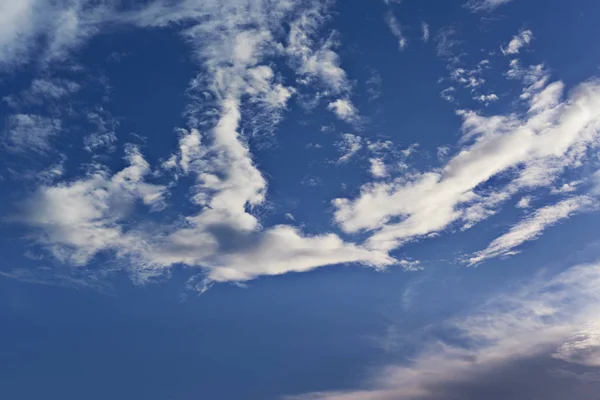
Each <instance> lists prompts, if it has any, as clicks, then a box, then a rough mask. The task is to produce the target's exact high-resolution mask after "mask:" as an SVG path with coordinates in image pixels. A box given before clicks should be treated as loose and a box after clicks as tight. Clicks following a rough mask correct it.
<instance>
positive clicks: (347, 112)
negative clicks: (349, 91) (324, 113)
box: [327, 99, 358, 123]
mask: <svg viewBox="0 0 600 400" xmlns="http://www.w3.org/2000/svg"><path fill="white" fill-rule="evenodd" d="M327 109H328V110H330V111H332V112H333V113H334V114H335V115H336V116H337V117H338V118H339V119H341V120H342V121H346V122H348V123H352V122H355V121H356V120H357V118H358V110H357V109H356V107H354V104H352V102H351V101H350V100H348V99H337V100H335V101H332V102H331V103H329V104H328V105H327Z"/></svg>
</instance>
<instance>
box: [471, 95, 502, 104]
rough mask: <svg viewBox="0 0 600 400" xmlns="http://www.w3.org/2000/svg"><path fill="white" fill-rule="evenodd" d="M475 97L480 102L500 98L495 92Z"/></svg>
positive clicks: (488, 101) (489, 101)
mask: <svg viewBox="0 0 600 400" xmlns="http://www.w3.org/2000/svg"><path fill="white" fill-rule="evenodd" d="M474 99H475V100H477V101H478V102H480V103H491V102H493V101H498V100H499V99H498V95H496V94H495V93H490V94H482V95H479V96H476V97H474Z"/></svg>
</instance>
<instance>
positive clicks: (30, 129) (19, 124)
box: [4, 114, 61, 154]
mask: <svg viewBox="0 0 600 400" xmlns="http://www.w3.org/2000/svg"><path fill="white" fill-rule="evenodd" d="M60 130H61V122H60V120H58V119H55V118H49V117H43V116H40V115H34V114H15V115H11V116H10V117H8V121H7V126H6V128H5V132H4V145H5V146H6V148H8V149H9V150H11V151H15V152H21V153H24V152H35V153H39V154H44V153H47V152H49V151H50V150H51V148H52V147H51V145H50V141H51V140H52V138H53V137H55V136H56V135H58V133H59V132H60Z"/></svg>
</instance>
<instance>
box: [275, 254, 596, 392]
mask: <svg viewBox="0 0 600 400" xmlns="http://www.w3.org/2000/svg"><path fill="white" fill-rule="evenodd" d="M599 288H600V267H599V266H598V265H584V266H576V267H572V268H570V269H568V270H566V271H565V272H563V273H560V274H558V275H556V276H553V277H550V278H549V279H548V280H547V281H544V280H542V278H539V279H536V280H534V281H531V282H529V283H527V284H525V285H523V286H522V287H520V288H518V289H517V290H511V291H508V292H505V293H502V294H500V295H497V296H495V297H493V298H491V299H489V301H487V302H486V303H485V304H483V305H482V306H481V307H480V308H479V309H476V310H474V311H472V312H471V313H470V314H468V315H467V316H465V317H459V318H455V319H452V320H450V321H445V322H444V323H442V324H440V325H441V327H442V328H446V330H445V331H450V332H456V333H457V334H456V337H455V338H454V339H455V340H450V341H448V340H447V339H446V340H444V339H439V340H435V338H434V340H432V341H430V342H427V343H425V344H424V345H423V346H422V348H421V351H420V352H419V353H418V354H417V355H416V356H414V357H412V358H411V359H410V360H403V361H401V362H399V363H398V364H397V365H388V366H384V367H381V368H379V369H376V370H375V372H373V373H372V375H371V376H370V379H369V380H368V382H365V384H364V385H363V386H362V387H363V388H362V389H355V390H348V391H337V392H322V393H311V394H306V395H299V396H289V397H287V398H286V399H288V400H289V399H295V400H363V399H370V400H392V399H393V400H414V399H422V400H442V399H461V400H476V399H481V398H482V397H485V398H493V399H502V398H514V399H520V398H544V399H548V400H561V399H565V398H578V399H581V400H592V399H595V398H596V396H597V392H598V390H599V389H600V381H598V380H597V379H588V380H586V382H587V385H581V384H580V381H579V376H580V375H579V374H582V375H581V376H582V378H583V374H586V373H587V374H588V375H589V374H590V373H593V371H592V370H590V369H586V367H596V366H598V365H600V357H599V354H600V340H599V335H600V329H599V327H600V320H599V319H598V315H600V314H599V313H600V301H599V298H598V295H597V293H598V290H599ZM450 336H454V335H453V334H452V333H450ZM559 372H560V375H558V373H559ZM559 376H560V377H562V379H572V380H571V381H564V380H561V379H558V381H557V379H556V378H557V377H559ZM582 380H583V379H582ZM540 382H543V384H540Z"/></svg>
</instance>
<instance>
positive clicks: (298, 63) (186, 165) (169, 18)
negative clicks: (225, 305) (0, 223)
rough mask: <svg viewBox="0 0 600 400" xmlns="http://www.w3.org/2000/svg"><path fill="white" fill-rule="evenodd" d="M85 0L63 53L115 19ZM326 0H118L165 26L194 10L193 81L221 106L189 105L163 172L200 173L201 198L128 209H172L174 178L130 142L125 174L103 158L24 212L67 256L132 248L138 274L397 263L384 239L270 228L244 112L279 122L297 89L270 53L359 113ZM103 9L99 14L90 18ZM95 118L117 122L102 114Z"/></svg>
mask: <svg viewBox="0 0 600 400" xmlns="http://www.w3.org/2000/svg"><path fill="white" fill-rule="evenodd" d="M81 4H83V3H79V2H76V3H73V7H70V8H68V9H66V10H61V12H60V18H59V19H58V21H62V22H61V24H62V25H63V26H62V27H61V30H60V31H54V36H53V41H52V43H51V44H50V45H49V46H50V47H49V50H48V52H49V54H52V56H53V57H63V56H64V55H65V54H67V53H66V52H67V51H68V49H69V48H70V46H75V45H77V43H80V42H81V40H83V39H84V38H85V37H87V36H86V35H87V34H88V33H90V32H93V31H94V29H96V27H99V26H101V24H102V23H103V21H104V22H105V21H106V20H107V19H106V16H107V15H108V14H103V13H101V12H100V11H98V12H96V13H92V14H93V15H89V14H86V15H85V16H82V15H81V13H80V11H81V7H79V6H80V5H81ZM325 9H326V8H325V6H324V5H322V4H320V3H319V2H316V1H315V2H308V3H303V4H294V3H293V2H290V1H287V0H281V1H275V2H273V1H266V0H265V1H262V0H261V1H254V0H228V1H226V2H221V1H216V0H208V1H200V2H199V1H195V0H184V1H181V2H176V3H171V2H162V1H155V2H150V3H148V4H146V5H144V6H143V7H141V8H139V9H133V10H130V11H127V12H119V13H117V12H115V11H114V10H112V11H111V13H110V17H111V18H110V21H111V23H115V24H118V23H121V24H133V25H136V26H140V27H159V26H167V25H170V24H179V23H181V22H183V21H188V23H186V24H181V25H177V26H184V28H183V29H184V30H183V31H182V32H181V34H182V36H183V37H184V38H185V40H187V41H188V42H189V44H190V46H191V48H192V49H193V51H194V55H195V57H196V60H197V61H198V62H199V63H201V64H202V66H203V67H204V68H203V72H202V74H201V75H199V76H198V77H197V78H196V79H194V80H193V81H192V82H191V84H190V89H189V93H190V94H191V95H192V96H194V95H197V96H198V97H199V98H205V97H204V96H206V95H207V94H208V95H209V96H210V98H211V99H212V100H214V102H213V104H212V106H214V110H213V111H212V114H211V115H210V116H209V117H206V116H205V115H204V114H203V112H204V111H203V110H195V109H194V108H193V106H190V107H189V109H188V110H187V112H188V119H189V121H190V125H191V126H190V127H189V128H188V129H185V130H183V129H181V130H179V135H180V138H179V147H178V149H177V151H176V152H175V153H174V154H172V155H171V156H170V157H168V158H167V159H166V160H165V161H163V163H162V172H161V173H175V179H174V180H173V181H172V182H171V183H170V185H176V184H177V183H178V180H177V179H176V178H177V176H179V174H182V175H188V176H190V177H192V178H193V179H195V185H194V186H193V187H192V190H191V193H190V200H191V202H192V203H193V205H194V207H195V208H196V209H195V211H193V212H191V213H188V214H187V215H182V216H180V219H179V220H178V221H177V222H175V223H171V222H168V223H164V222H162V223H161V222H158V221H155V219H152V220H151V221H155V222H151V221H143V220H142V222H137V221H130V220H128V218H127V217H128V216H129V215H130V213H131V212H132V211H133V210H134V209H135V207H134V206H135V204H137V203H138V202H141V203H144V204H146V205H147V206H148V207H149V208H150V209H151V210H154V211H161V209H162V208H164V207H165V206H166V203H165V197H166V194H167V187H166V186H163V185H155V184H151V183H148V182H147V180H148V179H150V177H153V176H154V175H155V173H153V172H152V171H151V168H150V165H149V164H148V163H147V162H146V161H145V160H144V158H143V157H142V155H141V154H140V152H139V151H138V150H137V148H134V147H131V148H129V151H128V153H127V159H128V161H129V166H128V167H126V168H125V169H123V170H121V171H118V172H116V173H115V174H112V175H111V174H110V173H109V172H108V170H107V169H105V168H102V167H100V166H96V168H95V169H94V170H93V171H92V172H90V173H89V174H87V175H86V176H85V177H83V178H80V179H78V180H73V181H69V182H59V183H55V184H51V182H49V183H47V184H45V185H43V186H41V187H40V188H39V189H38V191H37V192H36V195H35V196H34V197H33V198H32V199H31V200H30V201H29V208H28V212H27V213H26V216H25V220H26V222H27V223H29V224H30V225H31V226H33V227H35V228H36V229H37V230H38V231H39V238H38V241H39V243H40V244H42V245H43V246H45V247H47V248H48V249H49V250H50V251H51V252H52V253H53V254H54V255H55V256H56V257H57V258H59V259H60V260H63V261H65V262H69V263H73V264H77V265H82V264H86V263H88V262H89V261H90V260H91V259H92V258H93V257H94V256H95V255H97V254H98V253H100V252H110V253H111V254H113V255H115V256H116V257H117V258H122V259H124V260H126V262H124V264H125V265H126V269H127V270H128V271H129V272H130V273H131V274H132V275H134V276H135V277H136V279H138V280H139V281H143V280H145V279H148V278H150V277H152V276H154V275H156V274H161V273H163V272H164V271H165V270H167V269H168V268H169V267H171V266H174V265H178V264H185V265H189V266H194V267H199V268H202V269H203V271H205V273H206V279H207V281H208V282H214V281H218V282H222V281H245V280H249V279H253V278H255V277H257V276H260V275H277V274H283V273H286V272H292V271H307V270H310V269H313V268H316V267H320V266H325V265H332V264H340V263H360V264H365V265H371V266H375V267H383V266H386V265H390V264H393V263H395V262H396V261H395V260H394V259H393V258H391V257H390V256H389V255H388V254H387V252H385V251H379V250H371V249H366V248H364V247H362V246H359V245H356V244H353V243H347V242H345V241H344V240H342V239H341V238H339V237H338V236H337V235H334V234H321V235H314V236H307V235H304V234H303V233H302V232H300V231H299V230H298V229H297V228H295V227H292V226H287V225H279V226H274V227H270V228H264V227H262V226H261V224H260V221H259V219H258V218H257V217H256V215H254V213H253V212H254V210H255V208H256V207H260V206H261V205H263V204H264V202H265V199H266V191H267V181H266V179H265V178H264V177H263V175H262V173H261V172H260V170H259V169H258V168H257V166H256V165H255V163H254V160H253V157H252V154H251V152H250V148H249V144H248V138H247V136H246V134H245V132H244V130H242V127H241V125H242V122H244V126H247V125H248V124H247V122H248V121H246V120H244V121H242V114H243V113H244V112H246V111H249V110H251V111H252V112H251V114H252V115H254V117H253V118H254V119H250V122H251V123H254V122H256V124H258V125H260V127H261V128H264V127H265V126H267V125H270V126H273V125H276V124H277V123H278V122H279V120H280V118H281V112H282V110H283V109H285V107H286V104H287V101H288V99H289V98H290V96H291V95H292V94H293V93H294V89H292V88H289V87H286V86H284V85H283V83H282V79H281V78H280V77H279V76H278V74H277V72H276V71H275V70H274V69H273V68H274V67H275V66H274V65H273V64H269V65H267V64H266V62H265V59H266V58H267V57H269V56H286V57H289V59H290V63H291V65H292V66H293V68H294V71H295V72H296V73H297V74H298V76H299V77H300V79H299V80H302V79H307V78H308V79H317V80H319V82H321V84H322V85H323V86H325V87H326V88H327V91H329V94H331V93H333V94H338V95H339V96H342V97H340V98H339V99H338V100H336V101H333V102H331V109H332V111H334V112H335V113H336V114H337V115H338V116H339V117H340V118H342V119H344V120H347V121H354V120H355V119H356V118H357V111H356V109H355V107H354V105H352V103H351V102H350V101H349V100H348V99H347V96H348V91H349V89H350V84H349V82H348V81H347V78H346V74H345V72H344V70H343V69H342V68H341V67H340V66H339V64H340V60H339V56H338V55H337V54H336V53H335V52H334V51H333V47H335V46H336V41H335V39H334V37H333V36H331V37H330V38H329V39H328V40H326V41H325V42H322V41H318V40H316V39H315V36H316V34H317V30H318V29H319V28H320V26H321V24H322V23H323V21H324V19H325V16H324V14H323V13H324V11H325ZM94 10H95V9H94ZM102 10H103V12H108V11H106V10H107V9H105V8H103V9H102ZM57 15H58V14H57ZM92 19H93V20H94V21H96V22H97V24H96V23H94V24H91V22H89V21H91V20H92ZM86 21H87V22H86ZM283 21H286V22H290V32H289V36H288V38H287V43H286V45H285V46H284V47H282V45H281V44H280V42H279V39H281V37H279V38H278V40H276V39H275V37H274V35H275V34H281V31H280V26H281V25H282V23H283ZM88 23H89V24H88ZM82 24H83V25H82ZM86 24H88V25H86ZM90 24H91V25H90ZM84 25H85V26H84ZM38 86H39V87H40V88H41V86H40V85H38ZM45 89H47V90H46V92H50V91H52V90H50V89H53V88H51V87H50V86H48V85H45ZM54 93H55V94H59V93H58V91H54ZM60 95H62V93H60ZM203 118H212V119H211V122H214V124H211V126H213V127H212V128H210V129H205V126H207V125H206V124H202V122H203ZM256 118H258V119H259V120H258V121H256ZM95 120H99V121H101V122H106V121H105V120H106V118H104V117H103V116H102V115H98V118H96V119H95ZM98 125H102V127H104V128H106V129H102V130H101V131H102V132H104V133H107V132H112V131H114V130H111V129H108V127H106V126H104V125H106V124H98ZM267 129H268V127H267ZM99 131H100V129H99ZM102 132H99V134H98V135H93V136H90V138H89V140H88V141H87V142H86V146H88V147H89V148H90V151H91V150H93V149H95V148H97V145H96V143H97V142H98V143H99V142H102V141H101V140H99V139H100V136H99V135H101V134H102ZM111 137H114V135H113V136H111ZM95 139H98V140H95ZM88 142H89V143H88ZM111 143H112V141H111ZM350 150H352V149H350ZM136 220H137V219H136ZM150 232H151V234H150Z"/></svg>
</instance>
